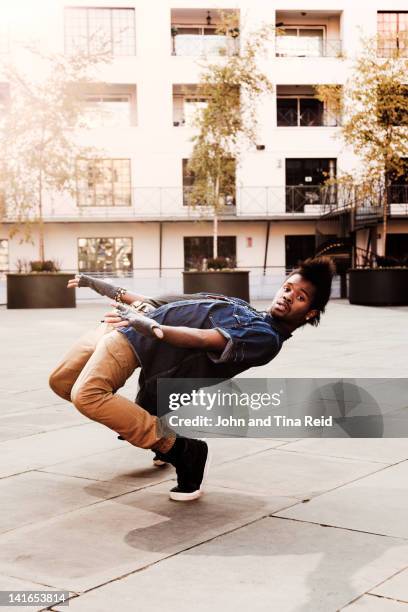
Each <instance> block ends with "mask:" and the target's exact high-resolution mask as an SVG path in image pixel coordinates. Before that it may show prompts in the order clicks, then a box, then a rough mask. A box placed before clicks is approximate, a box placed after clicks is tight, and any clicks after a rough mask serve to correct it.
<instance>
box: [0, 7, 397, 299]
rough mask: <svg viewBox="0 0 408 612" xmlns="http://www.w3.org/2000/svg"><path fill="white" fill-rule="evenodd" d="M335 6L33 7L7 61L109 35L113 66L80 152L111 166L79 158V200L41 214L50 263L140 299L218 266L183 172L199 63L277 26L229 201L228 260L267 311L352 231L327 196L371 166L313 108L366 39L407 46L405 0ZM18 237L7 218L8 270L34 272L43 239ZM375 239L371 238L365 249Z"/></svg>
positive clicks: (335, 124) (51, 202) (2, 231)
mask: <svg viewBox="0 0 408 612" xmlns="http://www.w3.org/2000/svg"><path fill="white" fill-rule="evenodd" d="M32 4H34V3H32ZM327 6H328V3H327V2H323V0H309V2H307V3H304V2H299V1H298V0H296V1H295V0H285V2H284V3H279V2H275V1H274V2H266V1H265V0H235V1H233V2H232V1H227V0H219V1H217V2H214V1H213V0H211V2H207V3H205V2H201V1H200V2H198V1H196V0H180V1H177V0H158V1H157V2H151V1H149V0H134V1H133V2H130V1H125V0H123V1H121V2H118V1H116V2H106V1H105V0H104V1H98V3H96V4H95V5H94V6H93V5H91V4H90V3H89V2H83V1H82V0H81V1H80V0H78V1H76V2H75V3H73V4H72V5H69V4H66V3H65V4H64V3H62V2H59V1H55V0H54V1H53V2H44V4H43V6H42V8H39V7H36V9H37V10H36V19H34V18H31V19H30V18H29V15H28V14H27V15H26V19H25V20H24V19H23V21H22V22H21V20H20V21H19V19H17V17H16V19H15V20H14V22H13V23H11V24H10V41H9V44H8V45H5V46H6V49H5V50H3V49H2V51H3V53H7V52H9V53H13V39H14V38H16V39H18V38H20V39H21V37H24V36H25V35H26V36H30V37H37V38H38V39H40V40H41V41H42V44H43V45H44V47H45V48H46V50H47V51H55V52H59V53H62V52H63V53H69V52H72V50H73V49H74V48H75V47H76V46H78V45H81V47H82V48H83V49H85V50H86V49H89V50H90V51H91V50H92V49H91V47H92V44H93V43H92V41H93V38H92V33H94V32H102V33H103V34H104V36H105V37H106V38H107V40H108V41H109V43H110V45H111V50H112V54H113V60H112V62H111V63H109V64H107V65H104V66H103V67H101V68H100V75H99V76H100V79H101V81H103V82H104V85H103V86H100V87H94V88H89V89H88V90H87V91H83V92H82V95H83V99H84V104H85V106H86V116H87V120H88V125H89V129H87V130H84V131H83V133H82V132H81V133H79V134H78V138H79V139H80V140H81V141H82V142H83V143H84V144H89V145H92V146H96V147H100V150H101V151H103V155H101V157H102V159H98V161H92V160H89V159H86V160H78V164H82V168H81V170H82V172H81V177H82V178H81V179H80V180H78V182H77V190H76V194H75V196H73V197H72V196H68V195H64V196H60V197H56V198H49V199H48V200H47V201H46V202H45V204H44V218H45V255H46V258H47V259H56V260H58V261H59V263H60V265H61V268H62V269H63V270H67V271H72V272H74V271H77V270H80V271H87V272H90V273H96V272H98V273H100V274H101V275H103V276H112V277H123V284H127V285H128V286H134V287H135V288H136V287H138V288H139V290H140V291H146V292H147V291H152V292H155V291H160V290H169V289H171V290H180V289H181V287H182V275H181V272H182V270H184V269H191V268H194V267H195V266H197V265H198V262H199V260H200V259H202V257H208V256H210V255H211V235H212V222H211V215H210V213H209V212H206V210H205V208H203V209H202V210H197V207H195V208H194V209H192V208H191V207H190V206H189V205H188V193H189V188H190V187H191V180H192V177H191V176H189V175H188V173H187V170H186V160H188V158H189V155H190V154H191V150H192V142H191V137H192V136H193V134H194V128H193V127H192V125H191V122H192V116H193V115H194V112H195V110H196V109H197V108H199V107H200V105H203V104H205V100H204V99H203V98H202V97H200V95H199V92H198V90H197V84H198V83H199V80H200V72H201V70H202V63H203V58H205V57H207V58H210V59H212V58H216V57H217V56H219V50H220V49H223V51H224V52H225V53H226V54H229V53H235V52H236V50H237V45H239V38H240V37H243V36H245V35H248V33H249V32H250V31H251V30H252V31H253V30H256V29H257V28H259V27H260V26H262V25H263V24H265V23H270V24H275V25H276V26H277V27H278V28H279V36H277V37H276V39H275V40H272V41H271V42H270V43H268V45H267V50H266V53H265V55H264V56H263V57H262V60H261V61H262V69H263V70H264V72H265V74H267V76H268V77H269V79H270V80H271V82H272V83H273V84H274V93H273V94H271V95H269V94H268V95H267V96H264V97H263V98H262V100H261V101H260V103H259V109H258V117H259V126H258V144H257V146H256V147H253V148H251V149H248V150H247V151H246V152H245V154H244V155H243V156H242V159H240V162H239V164H237V167H236V188H235V192H234V193H231V194H226V196H225V201H224V202H223V207H222V210H221V213H220V220H219V240H218V247H219V254H220V255H223V256H225V257H230V258H233V259H235V260H236V263H237V265H238V267H240V268H243V269H249V270H251V275H250V277H251V295H252V297H254V298H256V297H270V295H271V294H272V293H273V291H274V290H275V288H276V286H277V284H278V283H279V282H281V280H282V279H283V277H284V274H285V270H287V269H290V268H291V267H292V266H293V265H295V264H296V262H297V261H298V260H299V259H302V258H304V257H306V256H309V255H313V254H314V253H315V252H316V250H317V247H318V246H319V245H320V246H322V245H324V244H325V243H326V242H327V241H330V240H332V241H333V240H334V239H337V238H339V236H340V237H341V227H340V226H341V218H340V217H338V216H336V215H332V216H327V215H326V216H324V213H325V212H326V211H327V206H328V205H329V208H330V207H331V208H333V206H334V207H335V204H336V202H335V201H334V200H333V198H335V195H333V193H330V191H328V190H327V189H326V190H324V189H321V185H322V183H323V182H324V180H325V179H326V178H327V176H333V177H334V176H336V175H337V174H338V173H339V172H343V171H348V172H350V171H352V170H354V169H355V168H356V167H358V165H359V163H360V162H359V160H358V159H357V158H356V157H355V155H354V154H353V152H352V151H351V150H349V149H348V148H347V147H346V146H345V145H344V143H343V142H342V140H341V138H340V124H341V117H338V116H336V113H335V112H334V110H333V109H331V108H327V107H326V106H325V105H324V104H323V103H322V102H320V101H319V100H318V99H317V98H316V95H315V90H314V86H316V85H317V84H335V85H344V83H345V82H346V79H347V78H348V76H349V74H350V71H351V69H352V64H353V58H355V57H356V56H357V55H358V53H359V51H360V49H361V44H362V43H361V36H374V35H376V34H377V33H378V32H387V33H389V34H390V39H395V44H396V45H397V44H402V43H400V42H399V41H400V40H401V41H402V37H401V38H399V32H403V31H405V30H408V11H407V10H406V9H407V5H406V0H395V1H393V2H390V1H389V0H382V1H380V0H371V1H370V3H355V2H351V0H334V1H333V2H330V9H328V8H327ZM29 7H30V5H29V4H28V5H27V12H29V10H32V7H31V9H30V8H29ZM221 10H223V11H225V12H226V13H233V14H234V15H235V16H236V18H237V20H238V21H239V23H240V28H239V36H237V38H236V39H235V40H232V41H231V39H230V38H228V40H227V38H226V37H223V36H221V35H220V34H219V33H217V30H216V28H217V23H218V22H219V20H220V11H221ZM38 12H39V13H40V14H38ZM392 44H394V43H392ZM407 54H408V50H407ZM216 61H223V60H222V58H219V59H218V60H216ZM5 85H6V83H3V86H5ZM398 193H399V196H398V198H397V199H396V201H395V202H394V204H393V205H392V206H391V214H390V219H389V238H390V239H389V241H388V243H389V247H388V248H389V249H390V253H391V254H394V253H395V254H400V253H402V252H404V251H405V252H407V251H408V244H407V237H408V189H407V188H405V183H404V185H402V186H401V189H400V191H399V192H398ZM9 227H10V224H9V223H8V222H7V220H6V222H5V223H3V224H2V225H0V269H1V270H3V271H5V270H14V269H16V266H17V260H18V259H20V260H24V259H26V260H32V259H37V254H36V253H37V250H36V245H35V238H36V237H35V235H34V244H32V243H23V244H21V243H20V240H19V237H18V236H16V237H14V238H12V239H11V238H10V237H9ZM368 231H369V230H367V229H366V228H364V227H362V230H361V232H360V235H359V238H358V240H359V244H361V245H364V244H365V242H366V240H367V232H368ZM377 238H378V240H379V241H381V239H382V236H381V231H379V233H378V236H377ZM346 247H347V245H344V244H343V245H342V248H343V251H344V252H341V253H340V256H341V257H344V258H345V260H346V259H347V256H348V253H347V248H346ZM340 251H341V249H340Z"/></svg>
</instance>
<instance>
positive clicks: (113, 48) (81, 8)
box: [64, 6, 136, 57]
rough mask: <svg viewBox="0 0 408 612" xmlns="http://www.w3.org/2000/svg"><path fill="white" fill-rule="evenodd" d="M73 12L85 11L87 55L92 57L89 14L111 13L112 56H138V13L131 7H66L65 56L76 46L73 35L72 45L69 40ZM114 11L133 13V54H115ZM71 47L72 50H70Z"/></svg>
mask: <svg viewBox="0 0 408 612" xmlns="http://www.w3.org/2000/svg"><path fill="white" fill-rule="evenodd" d="M71 10H76V11H83V14H84V15H85V30H86V40H85V41H84V43H83V44H84V49H85V50H86V53H87V54H88V55H91V49H90V20H89V14H90V11H109V26H110V27H109V29H110V38H109V41H108V42H109V45H110V52H111V53H112V55H113V56H114V57H133V56H134V55H136V11H135V8H134V7H131V6H66V7H64V53H65V54H69V53H72V52H73V47H74V45H73V44H72V41H73V40H75V37H74V36H72V35H71V43H69V42H68V40H69V33H70V30H69V27H68V26H69V19H67V15H68V14H69V11H71ZM114 11H117V12H119V11H131V13H132V19H131V21H130V23H131V24H132V25H131V29H132V32H131V35H132V39H133V40H132V46H133V51H132V53H115V33H114V24H113V12H114ZM128 46H129V47H130V46H131V45H130V44H129V45H128ZM70 47H71V49H70Z"/></svg>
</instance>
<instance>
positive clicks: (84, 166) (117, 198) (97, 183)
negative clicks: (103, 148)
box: [77, 159, 132, 206]
mask: <svg viewBox="0 0 408 612" xmlns="http://www.w3.org/2000/svg"><path fill="white" fill-rule="evenodd" d="M77 173H78V176H77V201H78V206H130V205H131V203H132V202H131V199H132V198H131V185H130V159H101V160H99V159H98V160H88V159H79V160H78V161H77Z"/></svg>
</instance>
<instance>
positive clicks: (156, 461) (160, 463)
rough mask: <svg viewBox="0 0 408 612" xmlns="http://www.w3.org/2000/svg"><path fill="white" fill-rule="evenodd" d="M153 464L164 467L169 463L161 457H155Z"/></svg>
mask: <svg viewBox="0 0 408 612" xmlns="http://www.w3.org/2000/svg"><path fill="white" fill-rule="evenodd" d="M153 465H155V466H156V467H163V465H167V463H166V461H162V460H161V459H153Z"/></svg>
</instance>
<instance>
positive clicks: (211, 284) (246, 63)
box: [184, 16, 273, 299]
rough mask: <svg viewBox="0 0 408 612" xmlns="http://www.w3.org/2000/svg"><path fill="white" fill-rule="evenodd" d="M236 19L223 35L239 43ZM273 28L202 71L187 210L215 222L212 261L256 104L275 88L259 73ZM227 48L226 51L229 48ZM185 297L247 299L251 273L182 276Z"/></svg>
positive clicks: (252, 140) (251, 135) (210, 270)
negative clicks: (198, 211) (222, 295)
mask: <svg viewBox="0 0 408 612" xmlns="http://www.w3.org/2000/svg"><path fill="white" fill-rule="evenodd" d="M231 19H234V17H230V16H228V17H225V16H224V18H223V22H222V24H221V25H220V26H219V30H220V31H222V33H223V34H224V35H225V36H230V37H231V38H232V39H233V40H235V38H236V32H237V27H238V24H237V23H233V22H232V21H231ZM272 32H273V28H271V27H270V26H265V27H263V28H261V29H260V30H258V31H257V32H252V33H247V36H246V37H244V42H243V44H242V45H241V48H240V49H239V50H237V49H236V52H235V53H234V54H230V55H228V56H227V55H226V54H225V52H224V55H225V57H224V58H223V60H222V61H217V62H213V63H209V64H207V65H206V67H205V68H204V70H203V72H202V74H201V78H200V83H199V90H200V95H202V96H203V98H205V99H206V100H207V104H206V106H205V107H204V108H202V109H200V111H199V112H197V113H196V116H195V121H194V125H195V128H196V134H195V135H194V136H193V137H192V142H193V150H192V154H191V156H190V159H189V161H188V165H187V169H188V171H189V172H190V174H191V176H192V177H193V180H192V185H191V187H190V189H189V192H188V204H189V205H191V206H192V207H195V208H200V209H201V211H202V212H203V213H204V214H207V215H208V214H209V215H210V216H212V221H213V223H212V226H213V236H212V238H213V240H212V242H213V252H212V257H213V260H214V261H218V234H219V216H220V215H221V214H223V213H225V212H226V208H227V206H228V205H230V204H231V203H233V204H235V189H236V185H235V182H236V180H235V176H236V166H237V165H238V164H239V162H240V158H241V155H242V154H243V152H244V151H245V150H248V148H251V147H253V148H255V145H256V142H257V138H256V136H257V103H258V99H259V97H260V96H261V95H262V94H265V93H268V92H271V91H272V84H271V83H270V81H269V79H268V78H267V76H266V75H264V74H263V73H262V71H261V70H260V68H259V61H258V60H259V56H260V55H261V53H262V50H263V46H264V44H265V42H266V41H267V40H268V38H269V37H270V36H271V34H272ZM226 48H228V45H227V46H226ZM184 291H185V292H186V293H189V292H194V291H210V292H211V291H216V292H218V293H226V294H230V295H237V296H238V297H245V299H249V272H248V271H242V270H240V271H239V270H237V269H236V268H235V267H229V268H228V269H227V268H225V267H223V268H222V269H220V266H219V265H218V264H217V265H216V266H215V267H211V266H207V269H206V270H201V271H196V272H189V271H186V272H184Z"/></svg>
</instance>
